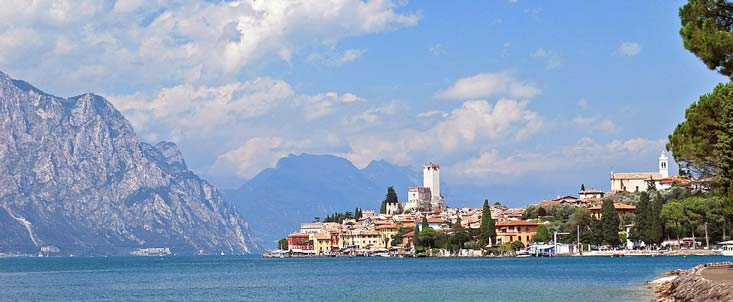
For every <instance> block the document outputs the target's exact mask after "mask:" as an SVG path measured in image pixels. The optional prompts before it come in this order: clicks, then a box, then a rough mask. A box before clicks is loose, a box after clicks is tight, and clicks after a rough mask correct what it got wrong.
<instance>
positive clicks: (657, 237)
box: [645, 192, 664, 244]
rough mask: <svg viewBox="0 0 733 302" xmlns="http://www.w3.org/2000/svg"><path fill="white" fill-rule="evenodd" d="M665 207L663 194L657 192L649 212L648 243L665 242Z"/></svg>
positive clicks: (646, 235)
mask: <svg viewBox="0 0 733 302" xmlns="http://www.w3.org/2000/svg"><path fill="white" fill-rule="evenodd" d="M663 206H664V199H663V198H662V194H661V193H659V192H657V194H656V195H655V197H654V199H653V200H652V202H651V203H650V204H649V207H648V210H647V211H648V213H649V222H648V225H647V233H646V234H645V242H647V243H656V244H659V243H661V242H662V241H663V240H664V221H663V220H662V217H661V213H662V207H663Z"/></svg>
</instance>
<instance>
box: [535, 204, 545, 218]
mask: <svg viewBox="0 0 733 302" xmlns="http://www.w3.org/2000/svg"><path fill="white" fill-rule="evenodd" d="M544 216H547V210H545V208H543V207H542V206H540V208H539V209H537V217H544Z"/></svg>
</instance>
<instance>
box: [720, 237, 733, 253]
mask: <svg viewBox="0 0 733 302" xmlns="http://www.w3.org/2000/svg"><path fill="white" fill-rule="evenodd" d="M720 246H721V247H720V253H721V254H722V255H723V256H733V240H728V241H723V242H721V243H720Z"/></svg>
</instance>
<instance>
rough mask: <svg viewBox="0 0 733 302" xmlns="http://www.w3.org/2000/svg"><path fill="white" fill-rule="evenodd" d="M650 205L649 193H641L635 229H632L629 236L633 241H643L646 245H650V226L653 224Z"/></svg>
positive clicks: (637, 206)
mask: <svg viewBox="0 0 733 302" xmlns="http://www.w3.org/2000/svg"><path fill="white" fill-rule="evenodd" d="M650 210H651V209H650V205H649V194H648V193H647V192H641V196H640V197H639V202H637V203H636V212H635V214H636V215H635V216H634V227H633V228H632V229H631V234H629V238H630V239H631V240H634V241H636V240H641V241H644V242H646V243H649V242H650V241H649V239H648V238H649V237H650V235H651V234H650V231H651V230H650V228H649V226H650V224H651V215H649V214H650Z"/></svg>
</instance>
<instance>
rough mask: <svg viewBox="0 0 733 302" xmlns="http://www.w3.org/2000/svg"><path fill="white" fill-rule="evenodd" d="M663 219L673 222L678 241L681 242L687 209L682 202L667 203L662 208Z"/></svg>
mask: <svg viewBox="0 0 733 302" xmlns="http://www.w3.org/2000/svg"><path fill="white" fill-rule="evenodd" d="M661 217H662V218H664V219H665V220H667V221H668V222H671V224H672V226H673V227H674V230H675V233H676V235H677V240H678V241H679V240H680V233H681V232H682V225H683V224H684V220H685V207H684V204H683V203H682V201H679V200H672V201H670V202H668V203H666V204H665V205H664V206H663V207H662V212H661Z"/></svg>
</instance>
